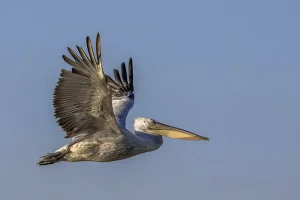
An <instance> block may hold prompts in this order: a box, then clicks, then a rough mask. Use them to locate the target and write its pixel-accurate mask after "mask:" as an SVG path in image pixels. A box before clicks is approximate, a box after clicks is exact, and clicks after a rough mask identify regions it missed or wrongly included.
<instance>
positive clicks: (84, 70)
mask: <svg viewBox="0 0 300 200" xmlns="http://www.w3.org/2000/svg"><path fill="white" fill-rule="evenodd" d="M86 42H87V49H88V53H89V57H90V58H88V56H87V55H86V53H85V52H84V50H83V49H82V48H81V47H78V46H77V49H78V51H79V53H80V55H81V58H80V57H79V56H78V55H77V54H76V53H75V52H74V51H73V50H72V49H71V48H68V50H69V52H70V54H71V55H72V57H73V58H74V61H73V60H71V59H70V58H68V57H67V56H65V55H63V59H64V60H65V62H67V63H68V64H69V65H71V66H72V71H68V70H65V69H63V70H62V72H61V74H60V76H61V77H60V78H59V81H58V85H57V86H56V88H55V90H54V99H53V105H54V108H55V117H56V118H58V123H59V125H60V126H61V127H62V128H63V130H64V131H65V132H66V138H70V137H76V136H78V135H81V134H83V133H84V134H93V133H99V132H101V134H110V135H112V136H113V135H115V136H116V135H119V134H121V131H120V129H119V127H118V124H117V121H116V119H115V117H114V113H113V108H112V95H111V90H110V86H109V84H108V81H107V77H106V76H105V74H104V73H103V68H102V59H101V46H100V34H99V33H98V34H97V40H96V58H95V56H94V51H93V47H92V43H91V40H90V38H89V37H87V38H86Z"/></svg>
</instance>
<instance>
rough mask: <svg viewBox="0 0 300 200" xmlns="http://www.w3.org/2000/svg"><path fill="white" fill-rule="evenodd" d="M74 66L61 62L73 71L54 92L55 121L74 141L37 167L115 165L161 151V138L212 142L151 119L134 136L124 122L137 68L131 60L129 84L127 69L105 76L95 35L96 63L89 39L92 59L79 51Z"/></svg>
mask: <svg viewBox="0 0 300 200" xmlns="http://www.w3.org/2000/svg"><path fill="white" fill-rule="evenodd" d="M68 49H69V52H70V53H71V55H72V56H73V58H74V60H75V61H73V60H71V59H69V58H68V57H66V56H63V59H64V60H65V61H66V62H67V63H68V64H69V65H71V66H72V70H71V71H68V70H64V69H63V70H62V73H61V78H59V81H58V85H57V86H56V88H55V91H54V98H53V105H54V108H55V117H56V118H57V119H58V123H59V125H60V126H61V127H62V128H63V130H64V131H65V133H66V136H65V138H72V141H71V142H70V143H69V144H67V145H65V146H63V147H61V148H60V149H58V150H57V151H55V152H54V153H48V154H46V155H45V156H42V157H41V159H40V160H39V162H38V164H39V165H48V164H53V163H56V162H60V161H67V162H80V161H92V162H111V161H116V160H122V159H126V158H130V157H133V156H136V155H138V154H142V153H145V152H150V151H154V150H156V149H158V148H159V147H160V146H161V145H162V144H163V139H162V136H167V137H171V138H176V139H183V140H208V138H206V137H202V136H199V135H196V134H194V133H191V132H188V131H186V130H183V129H179V128H176V127H172V126H168V125H166V124H162V123H160V122H157V121H155V120H153V119H149V118H136V119H135V121H134V133H132V132H130V131H129V130H128V129H127V128H126V118H127V114H128V112H129V111H130V109H131V108H132V107H133V106H134V87H133V64H132V59H131V58H130V60H129V65H128V72H129V75H128V78H127V71H126V66H125V63H122V65H121V76H122V79H121V76H120V74H119V71H118V70H116V69H115V70H114V77H115V80H113V79H112V78H110V77H109V76H108V75H106V74H104V73H103V68H102V58H101V47H100V35H99V33H98V35H97V42H96V58H95V55H94V50H93V48H92V44H91V41H90V38H89V37H87V49H88V53H89V58H88V56H87V55H86V53H85V52H84V50H83V49H82V48H81V47H78V46H77V49H78V51H79V53H80V55H81V58H80V57H79V56H78V55H77V54H76V53H75V52H74V51H73V50H72V49H70V48H68Z"/></svg>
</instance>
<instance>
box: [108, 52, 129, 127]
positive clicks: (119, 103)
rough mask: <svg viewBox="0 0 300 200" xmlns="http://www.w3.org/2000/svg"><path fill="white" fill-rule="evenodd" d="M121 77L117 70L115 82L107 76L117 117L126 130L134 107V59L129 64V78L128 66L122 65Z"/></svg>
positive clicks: (115, 70)
mask: <svg viewBox="0 0 300 200" xmlns="http://www.w3.org/2000/svg"><path fill="white" fill-rule="evenodd" d="M121 75H122V79H121V76H120V73H119V71H118V70H117V69H114V77H115V80H113V79H112V78H111V77H109V76H107V78H108V83H109V85H110V87H111V89H112V105H113V110H114V114H115V117H116V119H117V122H118V124H119V126H120V127H122V128H125V126H126V118H127V115H128V112H129V111H130V109H131V108H132V107H133V105H134V88H133V64H132V58H130V59H129V63H128V78H127V71H126V65H125V63H124V62H123V63H122V64H121Z"/></svg>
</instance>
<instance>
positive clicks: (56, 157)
mask: <svg viewBox="0 0 300 200" xmlns="http://www.w3.org/2000/svg"><path fill="white" fill-rule="evenodd" d="M65 155H66V153H65V152H61V151H58V152H54V153H47V154H46V155H44V156H42V157H40V160H39V161H38V163H37V165H50V164H54V163H57V162H60V161H62V159H63V157H64V156H65Z"/></svg>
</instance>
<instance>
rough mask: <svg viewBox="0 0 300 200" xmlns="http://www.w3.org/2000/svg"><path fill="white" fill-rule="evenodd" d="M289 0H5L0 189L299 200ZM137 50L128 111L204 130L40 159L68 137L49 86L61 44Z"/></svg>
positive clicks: (57, 195) (116, 53)
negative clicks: (83, 157)
mask: <svg viewBox="0 0 300 200" xmlns="http://www.w3.org/2000/svg"><path fill="white" fill-rule="evenodd" d="M299 9H300V2H299V1H297V0H294V1H292V0H290V1H289V0H280V1H279V0H248V1H241V0H227V1H224V0H202V1H196V0H194V1H191V0H185V1H178V0H177V1H176V0H174V1H171V0H168V1H162V0H152V1H141V0H135V1H132V0H127V1H125V0H115V1H113V0H111V1H101V0H97V1H88V0H86V1H78V0H72V1H71V0H68V1H37V0H36V1H34V0H26V1H21V0H20V1H13V0H11V1H2V2H1V7H0V22H1V29H0V30H1V32H0V33H1V34H0V36H1V37H0V40H1V45H0V52H1V56H0V57H1V75H0V76H1V78H0V89H1V97H2V98H0V105H1V113H0V120H1V122H2V123H1V140H0V156H1V164H0V198H1V199H5V200H10V199H30V200H41V199H42V200H50V199H51V200H52V199H72V200H79V199H105V200H110V199H113V200H114V199H130V200H141V199H142V200H150V199H172V200H183V199H188V200H199V199H205V200H220V199H222V200H234V199H243V200H253V199H261V200H282V199H289V200H298V199H299V198H300V190H299V186H300V157H299V155H300V144H299V141H300V128H299V127H300V126H299V122H300V121H299V119H300V114H299V113H300V104H299V102H300V90H299V86H300V56H299V53H300V39H299V36H300V28H299V21H300V17H299V16H300V14H299ZM97 32H100V33H101V36H102V50H103V54H102V55H103V62H104V67H105V72H106V73H108V74H110V75H111V74H112V70H113V68H116V67H117V68H118V67H119V66H120V63H121V62H122V61H126V62H127V61H128V58H129V57H130V56H132V57H133V59H134V69H135V77H136V79H135V88H136V104H135V107H134V109H133V110H132V111H131V112H130V115H129V120H128V126H129V128H130V129H131V130H132V122H133V117H137V116H144V117H151V118H154V119H156V120H158V121H162V122H165V123H169V124H172V125H176V126H178V127H182V128H184V129H188V130H190V131H194V132H196V133H198V134H202V135H204V136H208V137H209V138H210V142H187V141H180V140H172V139H165V140H164V145H163V146H162V147H161V148H160V149H159V150H157V151H154V152H151V153H147V154H143V155H140V156H136V157H133V158H131V159H128V160H123V161H119V162H112V163H89V162H82V163H58V164H55V165H51V166H46V167H38V166H36V165H35V163H36V162H37V160H38V157H39V156H41V155H43V154H45V153H47V152H51V151H54V150H56V149H57V148H59V147H60V146H62V145H64V144H66V143H67V142H68V140H66V139H64V138H63V136H64V134H63V132H62V130H61V129H60V128H59V127H58V126H57V124H56V122H55V119H54V117H53V107H52V94H53V89H54V87H55V85H56V82H57V80H58V77H59V73H60V70H61V69H62V68H68V65H67V64H65V63H64V61H63V60H62V58H61V55H62V54H67V53H68V52H67V46H70V47H72V48H75V45H81V46H84V47H85V37H86V36H87V35H90V36H91V37H92V39H93V41H95V37H96V34H97Z"/></svg>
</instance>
